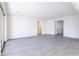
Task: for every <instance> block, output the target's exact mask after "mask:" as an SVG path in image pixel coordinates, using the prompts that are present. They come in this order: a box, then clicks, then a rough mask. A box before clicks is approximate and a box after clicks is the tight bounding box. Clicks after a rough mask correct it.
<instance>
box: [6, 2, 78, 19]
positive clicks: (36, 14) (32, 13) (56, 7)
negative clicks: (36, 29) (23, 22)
mask: <svg viewBox="0 0 79 59" xmlns="http://www.w3.org/2000/svg"><path fill="white" fill-rule="evenodd" d="M6 7H7V12H8V15H18V16H26V17H33V18H38V19H52V18H58V17H65V16H71V15H75V14H78V13H77V11H76V10H75V8H74V7H73V5H72V3H70V2H29V3H28V2H27V3H26V2H25V3H15V2H8V3H6Z"/></svg>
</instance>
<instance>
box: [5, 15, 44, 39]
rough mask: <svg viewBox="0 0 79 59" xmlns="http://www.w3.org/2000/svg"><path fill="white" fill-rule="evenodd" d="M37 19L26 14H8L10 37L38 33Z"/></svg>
mask: <svg viewBox="0 0 79 59" xmlns="http://www.w3.org/2000/svg"><path fill="white" fill-rule="evenodd" d="M37 20H38V19H34V18H27V17H26V16H8V29H7V30H8V31H7V32H8V39H11V38H20V37H27V36H33V35H37ZM42 22H43V23H44V21H42ZM44 26H45V25H44V24H43V27H44ZM44 33H45V32H44V28H43V34H44Z"/></svg>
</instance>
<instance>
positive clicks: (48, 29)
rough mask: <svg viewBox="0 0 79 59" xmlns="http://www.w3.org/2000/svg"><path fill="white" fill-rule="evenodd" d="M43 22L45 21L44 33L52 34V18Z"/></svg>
mask: <svg viewBox="0 0 79 59" xmlns="http://www.w3.org/2000/svg"><path fill="white" fill-rule="evenodd" d="M45 22H46V24H45V33H46V34H52V35H54V34H55V30H54V29H55V23H54V20H46V21H45Z"/></svg>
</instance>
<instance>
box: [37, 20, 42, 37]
mask: <svg viewBox="0 0 79 59" xmlns="http://www.w3.org/2000/svg"><path fill="white" fill-rule="evenodd" d="M42 32H43V29H42V22H41V21H37V35H38V36H40V35H42Z"/></svg>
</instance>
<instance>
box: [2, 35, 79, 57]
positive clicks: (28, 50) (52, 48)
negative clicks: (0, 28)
mask: <svg viewBox="0 0 79 59" xmlns="http://www.w3.org/2000/svg"><path fill="white" fill-rule="evenodd" d="M2 55H3V56H79V40H78V39H72V38H66V37H63V36H62V35H48V34H46V35H42V36H39V37H37V36H31V37H25V38H18V39H11V40H8V41H7V43H6V44H5V47H4V49H3V53H2Z"/></svg>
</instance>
